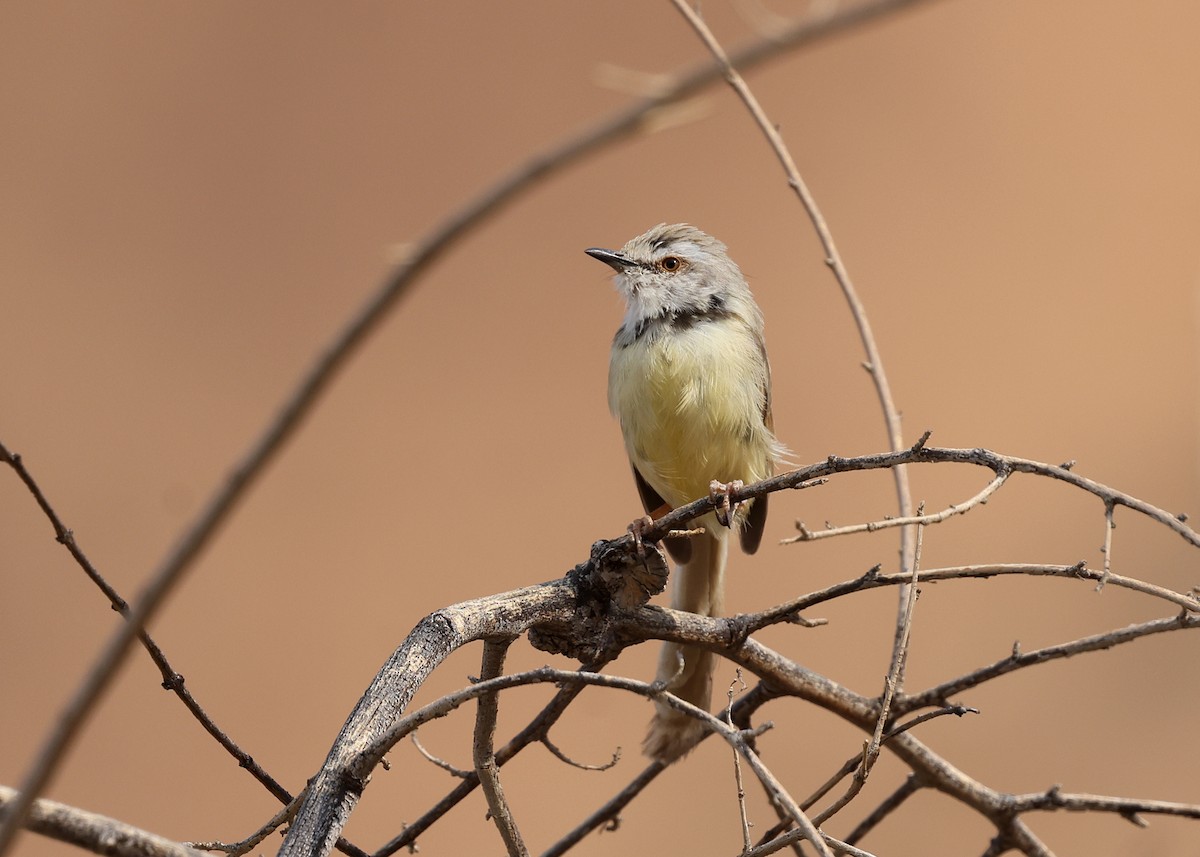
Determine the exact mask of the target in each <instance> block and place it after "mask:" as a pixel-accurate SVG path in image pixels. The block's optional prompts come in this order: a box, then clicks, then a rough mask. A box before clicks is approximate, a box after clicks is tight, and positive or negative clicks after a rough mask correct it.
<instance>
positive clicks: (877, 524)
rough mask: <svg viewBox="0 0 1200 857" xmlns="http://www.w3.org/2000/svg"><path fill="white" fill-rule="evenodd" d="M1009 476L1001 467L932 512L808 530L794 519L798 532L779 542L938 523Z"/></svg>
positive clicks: (973, 504)
mask: <svg viewBox="0 0 1200 857" xmlns="http://www.w3.org/2000/svg"><path fill="white" fill-rule="evenodd" d="M1008 477H1009V473H1007V472H1004V471H1001V472H1000V473H999V474H998V475H997V476H996V477H995V478H994V479H992V480H991V481H990V482H988V484H987V485H985V486H984V487H983V490H982V491H980V492H979V493H978V494H976V495H975V496H974V497H971V498H970V499H968V500H964V501H963V502H962V503H954V504H952V505H950V506H947V507H946V508H945V509H942V510H941V511H940V512H935V513H933V514H931V515H913V516H911V517H908V518H884V519H882V520H879V521H868V522H866V523H865V524H850V525H849V526H845V527H827V528H825V529H823V530H810V529H809V528H808V527H806V526H805V525H804V522H803V521H797V522H796V529H797V530H799V531H800V535H798V536H792V537H791V538H787V539H780V541H779V543H780V544H781V545H790V544H795V543H796V542H814V541H817V540H818V539H828V538H831V537H833V536H846V535H851V534H853V533H873V532H875V531H876V530H885V529H888V528H889V527H905V526H909V525H910V524H911V525H916V524H921V525H928V524H940V523H941V522H942V521H944V520H946V519H947V518H950V517H953V516H954V515H965V514H966V513H967V512H969V511H971V510H972V509H974V508H975V507H976V506H979V505H982V504H984V503H986V502H987V501H988V499H989V498H990V497H991V496H992V495H993V494H995V493H996V491H998V490H999V489H1000V486H1001V485H1003V484H1004V483H1005V482H1006V481H1007V480H1008Z"/></svg>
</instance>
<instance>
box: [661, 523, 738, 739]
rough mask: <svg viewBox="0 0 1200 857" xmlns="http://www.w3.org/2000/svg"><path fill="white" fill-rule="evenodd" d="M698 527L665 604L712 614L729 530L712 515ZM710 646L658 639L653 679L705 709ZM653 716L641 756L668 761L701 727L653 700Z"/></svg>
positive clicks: (721, 588) (712, 659)
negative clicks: (660, 644) (701, 530)
mask: <svg viewBox="0 0 1200 857" xmlns="http://www.w3.org/2000/svg"><path fill="white" fill-rule="evenodd" d="M698 523H701V524H702V525H703V526H704V530H705V531H704V533H703V534H701V535H695V536H692V537H691V542H692V546H691V547H692V555H691V557H689V558H688V561H687V563H685V564H683V565H680V566H679V567H678V568H677V569H676V570H675V581H674V588H673V589H672V591H671V606H672V607H674V608H675V609H676V610H687V611H688V612H690V613H698V614H700V615H701V616H718V615H720V613H721V610H722V609H723V607H724V602H725V557H726V556H727V555H728V553H729V540H728V534H729V530H727V529H725V528H724V527H721V526H720V525H718V524H717V522H716V520H703V521H701V522H698ZM716 661H717V657H716V655H714V654H713V653H712V652H708V651H705V650H704V649H697V648H693V647H691V646H680V645H678V644H677V643H664V644H663V648H662V654H660V655H659V659H658V675H657V677H656V678H657V679H658V681H661V682H665V683H666V685H667V689H668V690H670V691H671V693H673V694H675V695H676V696H678V697H679V698H680V699H683V700H686V701H687V702H690V703H692V704H693V705H696V706H699V707H700V708H703V709H704V710H706V711H707V710H708V706H709V704H710V703H711V701H712V673H713V667H715V666H716ZM655 709H656V710H655V712H654V719H653V720H651V721H650V729H649V731H648V732H647V733H646V740H645V741H643V742H642V749H643V750H644V752H645V753H646V755H647V756H650V757H652V758H654V759H658V760H660V761H663V762H669V761H672V760H673V759H677V758H679V757H680V756H682V755H683V754H684V753H685V752H686V751H687V750H688V749H689V748H690V747H691V746H692V744H693V742H694V741H695V739H696V738H698V737H699V736H700V733H702V732H703V731H704V727H703V726H702V725H701V724H700V722H699V721H697V720H695V719H693V718H691V717H688V716H687V715H686V714H681V713H680V712H678V711H675V710H674V709H672V708H670V707H668V706H666V705H664V704H662V703H655Z"/></svg>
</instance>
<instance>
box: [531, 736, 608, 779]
mask: <svg viewBox="0 0 1200 857" xmlns="http://www.w3.org/2000/svg"><path fill="white" fill-rule="evenodd" d="M542 745H543V746H545V748H546V749H547V750H549V751H550V754H551V755H552V756H554V758H556V759H558V760H559V761H560V762H565V763H566V764H568V765H570V766H571V767H572V768H578V769H579V770H581V771H607V770H610V769H612V768H613V767H615V766H616V764H617V762H619V761H621V748H620V747H618V748H617V749H615V750H613V754H612V758H611V759H609V760H608V761H607V762H605V763H604V764H601V765H588V764H585V763H584V762H577V761H575V760H574V759H572V758H571V757H570V756H568V755H567V754H566V753H564V752H563V751H562V750H560V749H559V748H558V745H557V744H555V743H554V742H553V741H551V740H550V736H549V735H542Z"/></svg>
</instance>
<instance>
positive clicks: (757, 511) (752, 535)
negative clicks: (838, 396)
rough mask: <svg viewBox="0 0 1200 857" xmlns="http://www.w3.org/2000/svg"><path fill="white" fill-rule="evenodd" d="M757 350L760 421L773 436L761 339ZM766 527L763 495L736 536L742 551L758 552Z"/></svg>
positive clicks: (768, 374) (768, 379)
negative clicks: (759, 359) (761, 369)
mask: <svg viewBox="0 0 1200 857" xmlns="http://www.w3.org/2000/svg"><path fill="white" fill-rule="evenodd" d="M758 350H759V353H760V354H761V355H762V359H763V365H764V366H765V367H766V377H765V378H764V381H763V409H762V420H763V425H765V426H766V427H767V431H769V432H771V434H774V433H775V419H774V417H773V416H772V414H771V363H770V361H768V360H767V347H766V345H765V344H764V343H763V341H762V340H761V339H759V341H758ZM766 526H767V495H766V494H764V495H763V496H761V497H759V498H757V499H756V500H753V501H752V502H751V503H750V509H749V511H748V512H747V513H746V518H745V520H744V521H743V523H742V531H741V532H740V533H739V534H738V537H739V540H740V541H741V544H742V550H744V551H745V552H746V553H751V554H752V553H754V552H755V551H756V550H758V546H759V544H760V543H761V542H762V537H763V531H764V530H765V529H766Z"/></svg>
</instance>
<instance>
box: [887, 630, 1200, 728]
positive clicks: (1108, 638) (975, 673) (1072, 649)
mask: <svg viewBox="0 0 1200 857" xmlns="http://www.w3.org/2000/svg"><path fill="white" fill-rule="evenodd" d="M1196 628H1200V613H1180V614H1179V615H1178V616H1168V617H1166V618H1164V619H1151V620H1150V621H1148V622H1140V623H1138V624H1136V625H1127V626H1126V627H1124V628H1115V629H1113V630H1111V631H1105V632H1103V633H1101V634H1093V635H1092V636H1090V637H1080V638H1079V639H1077V640H1072V641H1070V642H1069V643H1060V644H1059V645H1057V646H1046V647H1045V648H1042V649H1036V650H1035V651H1032V652H1014V653H1013V654H1012V655H1010V656H1009V657H1007V658H1004V659H1002V660H999V661H996V662H995V663H992V664H989V665H988V666H985V667H980V668H979V669H977V670H972V671H971V672H969V673H967V674H966V675H961V676H957V677H956V678H952V679H950V680H949V681H946V682H943V683H941V684H939V685H935V686H934V687H931V688H928V689H927V690H923V691H921V692H920V693H914V694H909V695H905V696H904V697H902V698H900V699H898V700H896V704H895V706H894V707H895V709H896V713H897V714H898V715H899V714H902V713H904V712H908V711H912V710H914V709H917V708H924V707H926V706H929V705H941V704H942V703H943V702H944V701H945V700H946V699H948V698H949V697H951V696H953V695H955V694H959V693H962V692H963V691H964V690H967V689H969V688H972V687H977V686H978V685H981V684H983V683H984V682H987V681H991V680H992V679H994V678H999V677H1000V676H1002V675H1007V674H1008V673H1011V672H1014V671H1016V670H1019V669H1024V668H1025V667H1030V666H1034V665H1036V664H1044V663H1047V662H1048V661H1055V660H1061V659H1062V658H1069V657H1072V656H1073V655H1080V654H1083V653H1085V652H1098V651H1102V650H1104V649H1111V648H1113V647H1114V646H1118V645H1121V644H1123V643H1129V642H1132V641H1133V640H1139V639H1141V638H1143V637H1149V636H1151V635H1153V634H1162V633H1165V632H1167V631H1178V630H1192V629H1196Z"/></svg>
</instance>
